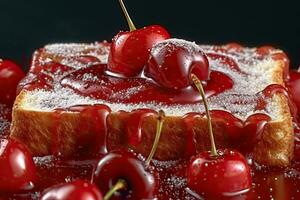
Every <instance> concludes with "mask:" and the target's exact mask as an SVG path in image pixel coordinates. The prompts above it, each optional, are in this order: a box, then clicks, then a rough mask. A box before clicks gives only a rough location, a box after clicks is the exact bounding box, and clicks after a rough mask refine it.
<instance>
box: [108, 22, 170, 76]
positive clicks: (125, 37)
mask: <svg viewBox="0 0 300 200" xmlns="http://www.w3.org/2000/svg"><path fill="white" fill-rule="evenodd" d="M168 38H170V35H169V33H168V32H167V30H166V29H165V28H163V27H161V26H158V25H153V26H148V27H145V28H142V29H137V30H135V31H131V32H128V31H126V32H120V33H119V34H117V35H116V36H115V37H114V39H113V41H112V44H111V50H110V53H109V58H108V69H109V70H110V71H112V72H114V73H118V74H121V75H123V76H127V77H132V76H136V75H138V74H139V73H141V72H142V70H143V68H144V65H145V63H146V62H147V60H148V59H149V52H150V49H151V48H152V47H153V46H154V45H155V44H157V43H158V42H161V41H163V40H166V39H168Z"/></svg>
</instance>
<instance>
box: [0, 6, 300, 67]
mask: <svg viewBox="0 0 300 200" xmlns="http://www.w3.org/2000/svg"><path fill="white" fill-rule="evenodd" d="M124 1H125V3H126V4H127V7H128V9H129V11H130V13H131V15H132V18H133V19H134V21H135V23H136V25H137V26H144V25H148V24H161V25H164V26H166V27H167V28H168V29H169V31H170V32H171V33H172V35H173V36H174V37H178V38H186V39H189V40H194V41H197V42H198V43H215V44H219V43H226V42H232V41H236V42H240V43H242V44H244V45H248V46H256V45H264V44H271V45H273V46H275V47H279V48H282V49H283V50H285V51H286V52H287V53H288V55H289V56H290V57H291V59H292V65H293V66H294V67H296V66H298V65H299V64H300V39H299V36H300V9H299V6H298V5H297V4H296V2H297V1H263V0H260V1H258V0H252V1H250V0H248V1H246V0H240V1H229V0H227V1H223V0H219V1H210V0H206V1H204V0H185V1H182V0H152V1H150V0H148V1H146V0H124ZM292 2H295V3H292ZM126 28H127V27H126V22H125V21H124V18H123V16H122V13H121V10H120V8H119V6H118V2H117V0H84V1H77V0H73V1H69V0H60V1H58V0H51V1H47V0H39V1H37V0H0V57H4V58H11V59H14V60H16V61H18V62H19V63H21V64H22V65H24V67H26V66H28V62H29V60H30V56H31V54H32V52H33V51H34V49H36V48H38V47H42V46H43V45H45V44H46V43H53V42H89V41H95V40H103V39H106V40H110V38H112V36H113V35H114V34H115V33H117V32H118V31H119V30H122V29H123V30H124V29H126Z"/></svg>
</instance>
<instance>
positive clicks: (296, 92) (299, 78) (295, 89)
mask: <svg viewBox="0 0 300 200" xmlns="http://www.w3.org/2000/svg"><path fill="white" fill-rule="evenodd" d="M287 87H288V88H289V92H290V94H291V95H292V99H293V101H294V103H295V104H296V106H297V109H298V115H299V112H300V72H297V71H291V72H290V79H289V81H288V82H287Z"/></svg>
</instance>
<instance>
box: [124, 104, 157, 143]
mask: <svg viewBox="0 0 300 200" xmlns="http://www.w3.org/2000/svg"><path fill="white" fill-rule="evenodd" d="M150 116H157V112H156V111H154V110H151V109H138V110H134V111H132V112H130V113H129V117H128V119H127V121H126V124H125V131H126V135H127V142H128V144H129V145H132V146H137V145H139V144H140V143H141V142H142V136H143V130H142V126H143V122H144V121H145V119H146V118H147V117H150Z"/></svg>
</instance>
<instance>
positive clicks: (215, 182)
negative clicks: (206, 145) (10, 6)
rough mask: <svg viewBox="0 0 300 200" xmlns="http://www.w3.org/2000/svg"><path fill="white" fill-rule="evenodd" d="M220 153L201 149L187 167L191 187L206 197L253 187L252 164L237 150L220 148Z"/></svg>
mask: <svg viewBox="0 0 300 200" xmlns="http://www.w3.org/2000/svg"><path fill="white" fill-rule="evenodd" d="M218 154H219V155H218V156H217V157H214V156H211V154H210V152H207V151H206V152H202V153H200V154H199V155H197V156H196V157H194V158H193V159H192V160H191V162H190V164H189V166H188V169H187V183H188V187H189V188H190V189H191V190H193V191H194V192H196V193H197V194H199V195H200V196H204V197H207V198H217V197H219V198H221V197H222V196H232V195H236V194H237V193H243V192H246V191H248V190H249V189H250V187H251V184H252V180H251V174H250V167H249V166H248V164H247V161H246V159H245V158H244V156H243V155H242V154H240V153H239V152H237V151H236V150H229V149H222V150H218Z"/></svg>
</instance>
